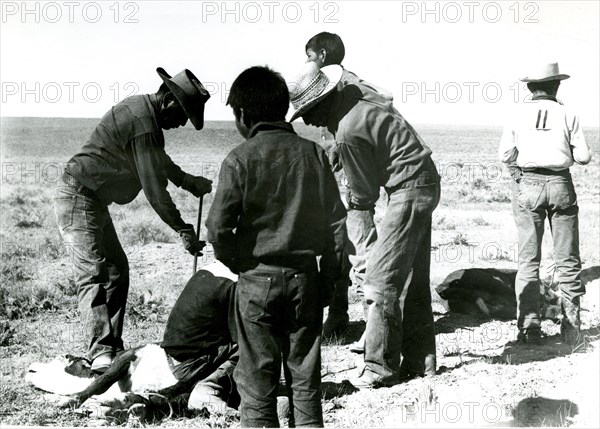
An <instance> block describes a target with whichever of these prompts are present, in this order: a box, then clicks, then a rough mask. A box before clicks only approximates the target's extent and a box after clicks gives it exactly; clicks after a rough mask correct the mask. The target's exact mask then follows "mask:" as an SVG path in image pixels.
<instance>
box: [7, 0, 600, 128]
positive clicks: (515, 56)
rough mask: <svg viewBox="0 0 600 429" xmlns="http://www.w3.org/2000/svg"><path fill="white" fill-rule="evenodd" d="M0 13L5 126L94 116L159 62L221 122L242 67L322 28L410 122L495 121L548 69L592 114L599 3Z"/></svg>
mask: <svg viewBox="0 0 600 429" xmlns="http://www.w3.org/2000/svg"><path fill="white" fill-rule="evenodd" d="M1 3H2V21H1V34H0V79H1V81H2V106H1V111H0V114H1V115H2V116H57V117H100V116H102V115H103V114H104V113H105V112H106V111H107V110H108V109H109V108H110V107H111V106H112V105H113V104H115V102H117V101H119V100H120V99H122V98H124V97H125V96H127V95H130V94H133V93H150V92H154V91H155V90H156V89H157V88H158V86H159V84H160V78H159V77H158V75H157V74H156V72H155V69H156V67H158V66H161V67H164V68H165V69H166V70H167V71H168V72H169V73H171V74H175V73H177V72H179V71H180V70H182V69H184V68H189V69H190V70H192V71H193V72H194V73H195V74H196V75H197V76H198V78H199V79H200V80H201V81H202V82H203V83H205V85H206V86H207V87H208V88H209V90H210V92H211V93H212V95H213V96H212V98H211V99H210V101H209V103H208V105H207V107H206V112H205V115H206V119H208V120H212V119H224V120H231V119H232V113H231V110H230V109H229V108H228V107H226V106H225V100H226V97H227V90H228V88H229V86H230V85H231V82H232V81H233V80H234V79H235V77H236V76H237V75H238V74H239V73H240V72H241V71H243V70H244V69H245V68H247V67H250V66H253V65H265V64H267V65H269V66H271V67H273V68H274V69H276V70H278V71H281V72H282V73H283V74H284V77H286V78H288V79H290V78H292V77H293V74H294V70H296V69H297V68H298V66H300V65H301V64H302V63H303V62H304V61H305V53H304V46H305V44H306V42H307V41H308V39H309V38H310V37H311V36H313V35H314V34H316V33H318V32H320V31H330V32H334V33H337V34H339V35H340V36H341V37H342V39H343V40H344V43H345V45H346V58H345V59H344V61H343V65H344V66H345V67H346V68H348V69H349V70H351V71H353V72H355V73H356V74H358V75H359V76H360V77H361V78H363V79H366V80H369V81H371V82H373V83H375V84H377V85H379V86H382V87H384V88H387V89H389V90H390V91H392V92H393V94H394V97H395V98H394V104H395V105H396V107H397V108H398V109H399V110H400V112H401V113H402V114H403V115H404V116H405V117H406V118H407V119H408V120H409V121H411V122H414V123H442V124H484V125H500V124H502V123H503V122H504V118H505V117H506V114H507V112H508V110H510V108H511V107H513V106H514V103H515V102H516V101H518V100H523V99H524V98H525V97H526V95H527V90H526V89H524V86H523V85H522V84H520V83H519V82H518V78H519V77H522V76H525V75H528V74H529V73H530V71H531V70H533V69H534V67H535V63H536V62H537V63H543V62H549V61H558V62H559V64H560V68H561V72H562V73H567V74H570V75H571V76H572V77H571V79H569V80H567V81H565V82H563V85H562V86H561V88H560V91H559V98H561V99H562V100H563V101H564V102H565V104H569V105H572V106H573V107H574V108H575V109H576V110H577V111H578V112H579V113H580V117H581V121H582V123H583V124H584V126H585V125H587V126H598V122H599V118H600V109H599V105H600V101H599V94H600V88H599V85H600V72H599V63H600V60H599V58H600V54H599V52H600V46H599V45H600V35H599V30H598V22H599V20H600V13H599V2H598V1H583V2H575V1H564V2H561V1H537V2H531V1H530V2H527V1H524V2H516V1H506V2H505V1H499V2H489V1H457V2H436V1H427V2H422V1H414V2H412V1H404V2H392V1H389V2H373V1H369V2H367V1H352V2H349V1H336V2H333V1H321V2H316V1H306V2H305V1H298V2H287V1H264V2H261V1H258V2H233V1H232V2H222V1H216V2H211V1H205V2H200V1H182V2H167V1H151V2H146V1H135V2H126V1H123V2H115V1H107V2H87V1H65V2H60V1H59V2H35V1H32V2H27V3H26V4H25V6H24V3H23V2H21V1H2V2H1ZM290 114H291V111H290Z"/></svg>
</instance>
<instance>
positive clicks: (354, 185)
mask: <svg viewBox="0 0 600 429" xmlns="http://www.w3.org/2000/svg"><path fill="white" fill-rule="evenodd" d="M338 145H339V147H340V150H339V152H340V159H341V162H342V165H343V166H344V171H345V173H346V178H347V179H348V186H349V188H350V192H351V196H350V199H349V200H348V203H349V204H350V207H351V208H357V209H359V210H370V209H372V208H373V207H375V203H376V202H377V199H378V198H379V176H378V175H377V172H378V171H379V169H378V168H377V163H376V160H375V154H374V153H373V149H372V147H371V146H370V145H369V144H368V143H366V142H362V141H360V140H359V139H347V140H344V141H341V142H338ZM369 173H371V174H369ZM373 173H375V174H373Z"/></svg>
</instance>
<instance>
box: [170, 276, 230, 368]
mask: <svg viewBox="0 0 600 429" xmlns="http://www.w3.org/2000/svg"><path fill="white" fill-rule="evenodd" d="M235 285H236V283H235V282H234V281H233V280H231V279H229V278H226V277H220V276H217V275H214V274H213V273H211V272H210V271H208V270H204V269H202V270H200V271H198V272H197V273H196V274H194V276H193V277H192V278H191V279H190V281H189V282H188V283H187V284H186V285H185V288H184V289H183V291H182V292H181V295H179V298H177V301H176V302H175V305H174V306H173V309H172V310H171V314H170V315H169V319H168V320H167V326H166V327H165V333H164V336H163V341H162V343H161V344H160V346H161V347H162V348H163V349H165V351H166V352H167V353H168V354H169V355H170V356H172V357H174V358H175V359H177V360H180V361H183V360H186V359H191V358H194V357H198V356H203V355H206V354H209V353H210V352H211V351H213V352H214V350H215V349H216V348H217V347H219V346H222V345H227V344H230V343H234V342H236V341H237V334H236V329H235V318H234V314H235V313H234V312H235V309H234V298H233V297H234V296H235Z"/></svg>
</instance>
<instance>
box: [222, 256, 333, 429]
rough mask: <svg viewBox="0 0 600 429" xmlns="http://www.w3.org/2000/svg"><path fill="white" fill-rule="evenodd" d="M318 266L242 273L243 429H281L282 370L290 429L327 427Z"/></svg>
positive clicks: (238, 377) (239, 369)
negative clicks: (279, 397) (322, 369)
mask: <svg viewBox="0 0 600 429" xmlns="http://www.w3.org/2000/svg"><path fill="white" fill-rule="evenodd" d="M322 319H323V309H322V306H321V304H320V299H319V286H318V283H317V270H316V262H315V263H314V267H310V268H309V269H303V270H298V269H291V268H282V267H278V266H272V265H264V264H259V265H258V266H257V267H256V268H254V269H251V270H248V271H245V272H243V273H240V276H239V279H238V284H237V289H236V322H237V329H238V346H239V353H240V357H239V361H238V365H237V366H236V368H235V372H234V379H235V382H236V384H237V386H238V390H239V393H240V397H241V405H240V417H241V421H240V424H241V426H242V427H278V426H279V420H278V418H277V389H278V386H279V379H280V374H281V366H282V364H283V368H284V376H285V380H286V385H287V388H288V395H289V398H290V413H291V416H290V427H292V426H293V425H294V424H295V426H311V427H322V426H323V414H322V409H321V326H322Z"/></svg>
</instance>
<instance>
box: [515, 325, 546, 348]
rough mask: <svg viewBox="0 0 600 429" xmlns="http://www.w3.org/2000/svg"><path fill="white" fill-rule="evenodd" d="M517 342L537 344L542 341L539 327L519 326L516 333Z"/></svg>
mask: <svg viewBox="0 0 600 429" xmlns="http://www.w3.org/2000/svg"><path fill="white" fill-rule="evenodd" d="M517 342H519V343H526V344H531V345H539V344H541V342H542V330H541V328H539V327H537V328H521V329H519V333H518V334H517Z"/></svg>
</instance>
